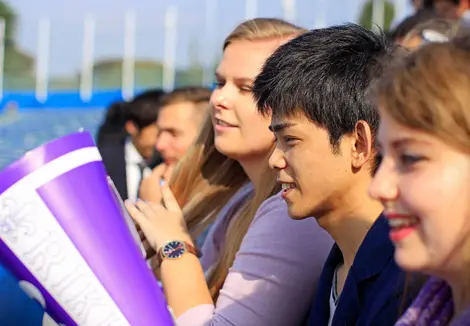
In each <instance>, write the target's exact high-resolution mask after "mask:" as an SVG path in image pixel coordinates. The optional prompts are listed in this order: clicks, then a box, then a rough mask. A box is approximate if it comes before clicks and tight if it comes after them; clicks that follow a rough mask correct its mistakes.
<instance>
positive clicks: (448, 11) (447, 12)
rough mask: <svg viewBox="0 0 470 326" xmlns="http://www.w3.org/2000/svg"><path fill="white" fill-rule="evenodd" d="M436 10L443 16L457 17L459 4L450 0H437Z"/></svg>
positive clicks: (435, 2) (435, 3)
mask: <svg viewBox="0 0 470 326" xmlns="http://www.w3.org/2000/svg"><path fill="white" fill-rule="evenodd" d="M434 10H435V11H436V12H437V13H438V14H439V15H441V16H442V17H446V18H457V14H458V5H456V4H455V3H454V2H453V1H450V0H435V1H434Z"/></svg>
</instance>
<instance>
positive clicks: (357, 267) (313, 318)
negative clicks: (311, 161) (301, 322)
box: [308, 215, 419, 326]
mask: <svg viewBox="0 0 470 326" xmlns="http://www.w3.org/2000/svg"><path fill="white" fill-rule="evenodd" d="M388 233H389V227H388V224H387V221H386V219H385V217H384V216H382V215H381V216H380V217H379V218H378V219H377V221H376V222H375V223H374V224H373V226H372V227H371V229H370V230H369V232H368V233H367V235H366V237H365V238H364V241H363V242H362V244H361V246H360V247H359V250H358V252H357V254H356V257H355V258H354V262H353V265H352V267H351V269H350V271H349V273H348V276H347V278H346V282H345V284H344V288H343V291H342V292H341V295H340V297H339V301H338V304H337V306H336V311H335V315H334V317H333V322H332V326H345V325H364V326H366V325H367V326H373V325H380V326H387V325H394V324H395V322H396V320H397V319H398V317H399V316H400V314H401V313H402V312H404V310H405V309H406V307H408V306H409V305H410V304H411V302H412V300H413V298H414V297H415V296H416V295H417V290H419V289H417V290H416V291H406V293H407V294H406V296H405V295H404V293H405V291H404V289H405V278H406V277H405V276H406V275H405V273H404V272H403V271H401V270H400V268H399V267H398V266H397V265H396V264H395V261H394V259H393V253H394V246H393V243H392V242H391V241H390V239H389V235H388ZM342 261H343V256H342V254H341V251H340V249H339V247H338V246H337V245H336V244H335V245H334V246H333V248H332V249H331V252H330V255H329V256H328V259H327V260H326V263H325V266H324V267H323V271H322V274H321V277H320V282H319V284H318V290H317V294H316V297H315V300H314V304H313V306H312V309H311V312H310V317H309V322H308V325H309V326H326V325H328V319H329V316H330V307H329V300H330V291H331V285H332V281H333V275H334V272H335V269H336V267H337V266H338V265H339V264H340V263H341V262H342Z"/></svg>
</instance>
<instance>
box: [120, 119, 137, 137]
mask: <svg viewBox="0 0 470 326" xmlns="http://www.w3.org/2000/svg"><path fill="white" fill-rule="evenodd" d="M124 129H125V130H126V132H127V133H128V134H129V135H131V136H132V137H134V136H137V134H138V133H139V128H137V126H136V124H135V123H134V122H132V121H130V120H129V121H126V123H125V124H124Z"/></svg>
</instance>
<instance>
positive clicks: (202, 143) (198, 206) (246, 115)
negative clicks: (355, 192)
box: [127, 19, 332, 326]
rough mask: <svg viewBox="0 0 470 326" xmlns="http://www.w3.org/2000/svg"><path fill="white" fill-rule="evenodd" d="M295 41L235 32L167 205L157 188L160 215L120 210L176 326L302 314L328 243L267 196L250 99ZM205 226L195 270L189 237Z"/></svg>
mask: <svg viewBox="0 0 470 326" xmlns="http://www.w3.org/2000/svg"><path fill="white" fill-rule="evenodd" d="M303 32H304V30H303V29H301V28H298V27H296V26H294V25H291V24H289V23H286V22H284V21H282V20H278V19H254V20H249V21H246V22H244V23H242V24H241V25H239V26H238V27H237V28H236V29H235V30H234V31H233V32H232V33H231V34H230V35H229V36H228V38H227V39H226V41H225V43H224V52H223V57H222V60H221V62H220V64H219V66H218V67H217V72H216V80H217V88H216V90H215V91H214V92H213V94H212V98H211V103H212V106H213V111H212V115H211V116H212V117H211V120H212V123H210V122H208V123H207V124H206V126H205V129H204V131H203V133H202V134H201V137H200V139H199V141H198V143H197V144H196V146H195V147H194V149H193V150H191V151H190V152H189V153H188V156H187V157H186V158H184V159H183V161H182V162H181V165H182V166H180V167H178V168H177V170H176V172H175V173H176V176H175V179H176V180H174V181H172V184H173V186H172V188H173V190H174V192H175V195H176V196H173V193H172V192H171V191H170V189H169V187H168V186H167V185H165V184H164V185H163V186H162V188H161V190H162V196H163V203H164V205H160V204H149V203H144V202H139V203H137V206H134V205H132V204H129V203H128V205H127V207H128V209H129V211H130V213H131V214H132V216H133V217H134V219H135V220H136V222H137V223H138V224H140V226H141V228H142V230H143V231H144V233H145V235H146V237H147V239H148V241H149V242H150V244H151V245H152V247H153V248H155V249H156V251H157V252H158V253H159V257H160V262H161V264H160V266H159V271H160V275H161V278H160V279H161V281H162V284H163V287H164V290H165V294H166V297H167V300H168V303H169V305H170V306H171V308H172V309H173V311H174V313H175V316H176V318H177V324H178V325H192V326H194V325H239V326H249V325H253V326H264V325H266V326H268V325H269V326H275V325H280V326H281V325H282V326H285V325H298V324H300V323H302V322H303V320H304V318H305V315H306V313H307V311H308V308H309V305H310V304H311V300H312V298H313V294H314V292H315V288H316V283H317V281H318V278H319V274H320V272H321V269H322V266H323V263H324V261H325V259H326V256H327V253H328V251H329V250H330V248H331V245H332V241H331V239H330V237H329V236H328V235H327V234H326V232H324V231H323V230H321V229H320V228H319V227H318V225H317V224H316V223H315V222H314V221H300V222H299V221H292V220H291V219H290V218H289V217H288V214H287V208H286V205H285V203H284V202H283V200H282V199H281V198H280V196H278V195H275V194H276V193H277V192H278V190H279V185H277V183H276V178H275V176H274V175H273V174H272V172H270V170H269V168H268V157H269V154H270V153H271V151H272V149H273V145H274V137H273V134H272V133H271V132H270V131H269V129H268V126H269V122H270V118H269V117H263V116H261V115H259V114H258V113H257V110H256V105H255V103H254V100H253V98H252V94H251V85H252V82H253V80H254V78H255V77H256V75H257V74H258V72H259V71H260V69H261V67H262V65H263V63H264V61H265V60H266V59H267V57H269V56H270V55H271V54H272V53H273V52H274V51H275V50H276V49H277V48H278V47H279V46H280V45H281V44H283V43H285V42H287V41H289V39H291V38H293V37H295V36H297V35H299V34H300V33H303ZM178 178H179V179H178ZM178 180H179V181H178ZM185 189H187V191H186V194H185ZM175 197H176V198H178V201H179V202H178V201H177V200H176V199H175ZM181 207H183V209H181ZM215 216H217V217H216V218H215V221H216V223H215V225H214V226H213V228H212V230H211V233H210V234H209V236H208V238H207V239H206V242H205V244H204V246H203V248H202V258H201V261H199V259H198V257H197V256H198V252H197V250H196V248H194V243H193V241H192V239H193V237H191V236H190V231H191V232H197V229H198V228H199V227H201V228H204V226H205V225H206V223H210V222H211V221H213V220H214V217H215ZM188 230H190V231H188ZM195 230H196V231H195ZM175 258H178V259H175ZM201 262H202V264H201ZM205 274H206V275H205ZM206 278H207V281H206Z"/></svg>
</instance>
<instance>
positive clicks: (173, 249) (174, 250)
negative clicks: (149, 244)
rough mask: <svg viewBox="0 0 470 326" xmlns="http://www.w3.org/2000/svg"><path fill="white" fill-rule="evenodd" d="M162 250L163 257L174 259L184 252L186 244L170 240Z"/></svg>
mask: <svg viewBox="0 0 470 326" xmlns="http://www.w3.org/2000/svg"><path fill="white" fill-rule="evenodd" d="M162 251H163V255H164V256H165V257H167V258H172V259H175V258H179V257H181V256H182V255H183V254H184V253H185V252H186V246H185V245H184V243H183V242H181V241H171V242H168V243H167V244H166V245H165V247H163V250H162Z"/></svg>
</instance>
